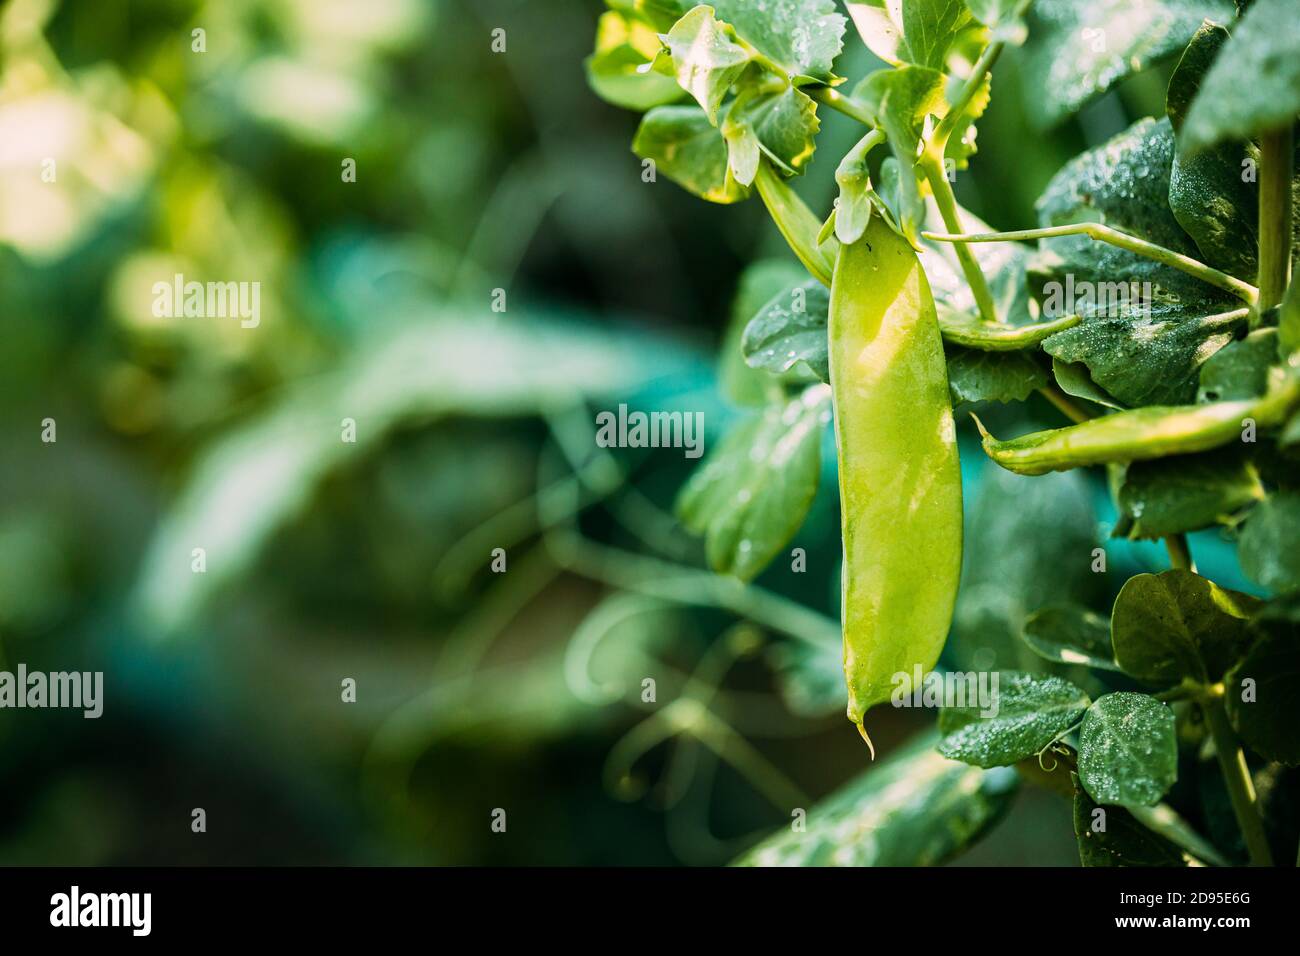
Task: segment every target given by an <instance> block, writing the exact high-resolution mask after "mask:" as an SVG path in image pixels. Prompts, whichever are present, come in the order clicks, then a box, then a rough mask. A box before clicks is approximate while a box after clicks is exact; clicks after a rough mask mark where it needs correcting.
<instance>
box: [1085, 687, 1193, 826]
mask: <svg viewBox="0 0 1300 956" xmlns="http://www.w3.org/2000/svg"><path fill="white" fill-rule="evenodd" d="M1177 779H1178V742H1177V739H1176V737H1175V734H1174V712H1173V711H1172V710H1170V709H1169V707H1168V706H1167V705H1165V704H1163V703H1161V702H1160V701H1158V700H1156V699H1155V698H1154V697H1152V696H1151V695H1149V694H1133V693H1127V692H1122V693H1117V694H1106V695H1105V696H1103V697H1099V698H1097V700H1096V701H1094V702H1093V705H1092V706H1091V707H1089V708H1088V713H1086V714H1085V715H1084V717H1083V726H1082V727H1081V728H1080V729H1079V780H1080V781H1081V782H1082V783H1083V787H1084V789H1085V790H1087V791H1088V795H1089V796H1091V797H1092V799H1093V800H1095V801H1096V802H1097V803H1118V804H1127V805H1131V806H1140V807H1150V806H1154V805H1155V804H1157V803H1159V802H1160V799H1161V798H1162V797H1163V796H1164V795H1165V793H1166V792H1167V791H1168V790H1169V788H1170V787H1172V786H1173V785H1174V781H1175V780H1177Z"/></svg>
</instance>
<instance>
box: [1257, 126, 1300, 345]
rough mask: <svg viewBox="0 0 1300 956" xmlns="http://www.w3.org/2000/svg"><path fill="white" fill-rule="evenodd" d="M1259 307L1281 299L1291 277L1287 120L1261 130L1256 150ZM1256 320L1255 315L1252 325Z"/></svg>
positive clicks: (1291, 138)
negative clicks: (1281, 123)
mask: <svg viewBox="0 0 1300 956" xmlns="http://www.w3.org/2000/svg"><path fill="white" fill-rule="evenodd" d="M1259 153H1260V155H1259V167H1260V183H1259V278H1258V280H1257V281H1258V282H1259V311H1260V312H1265V311H1267V310H1268V309H1271V308H1273V306H1275V305H1277V304H1278V303H1279V302H1281V301H1282V294H1283V293H1284V292H1286V287H1287V283H1289V282H1290V281H1291V218H1292V215H1293V213H1292V209H1291V179H1292V174H1293V167H1294V165H1295V160H1294V157H1295V134H1294V130H1293V128H1292V126H1291V124H1290V123H1287V124H1286V126H1285V127H1284V128H1283V129H1278V130H1274V131H1273V132H1271V133H1265V134H1264V136H1262V137H1261V138H1260V150H1259ZM1255 324H1258V316H1257V317H1256V319H1255V321H1254V322H1252V325H1255Z"/></svg>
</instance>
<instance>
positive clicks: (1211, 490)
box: [1119, 450, 1264, 538]
mask: <svg viewBox="0 0 1300 956" xmlns="http://www.w3.org/2000/svg"><path fill="white" fill-rule="evenodd" d="M1263 498H1264V486H1263V484H1262V483H1261V481H1260V479H1259V472H1258V471H1257V470H1256V469H1255V466H1254V465H1253V464H1252V463H1251V462H1250V459H1249V458H1248V457H1247V456H1246V455H1245V454H1240V453H1238V454H1234V453H1233V452H1232V451H1231V450H1228V451H1213V452H1203V453H1201V454H1199V455H1174V456H1171V457H1169V458H1156V459H1153V460H1151V461H1135V462H1133V463H1132V464H1131V465H1129V466H1128V469H1127V470H1126V472H1125V474H1124V483H1123V484H1122V485H1121V486H1120V490H1119V508H1120V511H1121V513H1123V514H1124V515H1125V516H1126V517H1128V518H1129V519H1130V523H1131V527H1130V530H1129V535H1128V536H1129V537H1130V538H1163V537H1165V536H1166V535H1171V534H1182V533H1183V532H1186V531H1199V530H1200V529H1202V528H1209V527H1212V526H1214V525H1216V524H1231V523H1232V521H1233V516H1234V515H1236V514H1237V513H1238V512H1239V511H1241V510H1242V509H1243V508H1245V507H1247V506H1249V505H1252V504H1254V503H1255V502H1257V501H1261V500H1263Z"/></svg>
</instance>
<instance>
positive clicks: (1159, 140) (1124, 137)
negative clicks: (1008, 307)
mask: <svg viewBox="0 0 1300 956" xmlns="http://www.w3.org/2000/svg"><path fill="white" fill-rule="evenodd" d="M1173 156H1174V139H1173V132H1172V130H1171V128H1170V125H1169V120H1168V119H1162V120H1159V121H1156V120H1152V119H1142V120H1138V122H1136V123H1134V124H1133V125H1132V126H1130V127H1129V128H1128V129H1127V130H1125V131H1124V132H1122V133H1120V134H1118V135H1116V136H1115V137H1113V138H1111V139H1110V140H1109V141H1108V142H1106V143H1104V144H1102V145H1101V146H1099V147H1097V148H1096V149H1091V150H1088V151H1087V152H1085V153H1082V154H1080V155H1079V156H1076V157H1075V158H1074V159H1072V160H1071V161H1070V162H1068V163H1067V164H1066V165H1065V166H1064V167H1062V169H1061V170H1060V171H1059V172H1058V173H1057V174H1056V175H1055V176H1053V177H1052V180H1051V182H1050V183H1048V185H1047V189H1046V190H1045V191H1044V192H1043V195H1042V196H1041V197H1040V198H1039V200H1038V218H1039V222H1040V224H1041V225H1044V226H1057V225H1064V224H1067V223H1077V222H1084V221H1093V222H1103V223H1105V224H1107V225H1109V226H1112V227H1113V228H1116V229H1119V230H1121V231H1123V232H1127V233H1130V234H1132V235H1135V236H1138V237H1140V238H1142V239H1146V240H1149V241H1150V242H1154V243H1156V244H1157V245H1161V246H1164V247H1165V248H1166V249H1172V250H1173V251H1174V252H1178V253H1182V254H1183V255H1187V256H1191V257H1192V258H1196V257H1197V256H1198V254H1199V251H1198V250H1197V248H1196V245H1195V243H1193V242H1192V241H1191V238H1190V237H1189V236H1188V235H1187V234H1186V232H1184V231H1183V228H1182V226H1180V225H1179V223H1178V220H1177V219H1176V218H1175V216H1174V214H1173V212H1172V211H1171V210H1170V208H1169V171H1170V167H1171V165H1172V163H1173ZM1041 249H1042V250H1043V252H1044V253H1046V254H1048V256H1047V257H1046V259H1045V262H1044V264H1043V266H1042V268H1044V269H1045V270H1046V271H1047V272H1048V273H1050V274H1052V275H1055V274H1058V273H1061V274H1064V273H1073V275H1074V282H1075V285H1076V286H1078V285H1079V283H1081V282H1083V281H1088V282H1092V283H1128V282H1151V283H1152V284H1153V286H1154V287H1155V288H1153V290H1152V292H1153V296H1154V299H1155V301H1154V302H1152V303H1150V306H1151V313H1152V315H1153V316H1154V317H1160V316H1162V315H1165V314H1174V315H1178V316H1185V315H1188V314H1205V313H1206V312H1208V311H1215V310H1212V309H1205V308H1203V306H1204V305H1206V304H1209V303H1222V302H1231V303H1233V304H1236V300H1234V299H1231V298H1230V297H1228V296H1227V294H1226V293H1223V292H1220V291H1219V290H1217V289H1214V288H1212V287H1210V286H1208V285H1206V284H1204V283H1203V282H1201V281H1199V280H1197V279H1194V278H1192V277H1191V276H1188V275H1186V274H1184V273H1182V272H1179V271H1178V270H1176V269H1173V268H1171V267H1169V266H1166V265H1163V264H1161V263H1159V262H1156V261H1154V260H1152V259H1148V258H1146V257H1144V256H1139V255H1137V254H1136V253H1132V252H1129V251H1127V250H1125V249H1119V248H1117V247H1115V246H1112V245H1109V244H1108V243H1104V242H1096V241H1094V240H1092V239H1089V238H1088V237H1087V236H1064V237H1058V238H1054V239H1046V240H1043V242H1042V243H1041ZM1052 260H1056V261H1052ZM1092 291H1094V293H1095V295H1094V298H1096V299H1101V298H1103V297H1104V294H1105V293H1106V292H1107V290H1106V289H1102V288H1100V287H1098V288H1095V289H1093V290H1092ZM1111 291H1119V290H1117V289H1114V290H1111ZM1088 292H1089V288H1088V287H1079V288H1077V289H1076V291H1075V294H1074V295H1073V296H1070V295H1067V296H1065V297H1064V298H1065V299H1066V300H1067V301H1066V302H1065V305H1066V307H1067V310H1068V311H1078V312H1080V313H1081V314H1084V315H1089V314H1096V313H1103V314H1104V313H1105V312H1106V308H1104V307H1103V303H1100V302H1096V303H1093V304H1091V305H1090V304H1089V303H1088V302H1087V301H1086V299H1087V294H1088ZM1068 300H1083V302H1082V305H1081V306H1080V307H1077V308H1075V309H1069V305H1070V301H1068ZM1121 304H1122V303H1121ZM1105 305H1106V306H1107V307H1109V306H1110V305H1111V303H1109V302H1107V303H1105ZM1198 310H1199V311H1198ZM1133 311H1134V309H1133V308H1132V307H1128V308H1122V309H1121V314H1132V312H1133ZM1219 311H1222V310H1219ZM1044 313H1045V314H1047V315H1048V316H1049V317H1051V316H1053V315H1054V314H1055V313H1053V312H1052V311H1051V310H1050V308H1049V307H1048V306H1046V305H1045V306H1044Z"/></svg>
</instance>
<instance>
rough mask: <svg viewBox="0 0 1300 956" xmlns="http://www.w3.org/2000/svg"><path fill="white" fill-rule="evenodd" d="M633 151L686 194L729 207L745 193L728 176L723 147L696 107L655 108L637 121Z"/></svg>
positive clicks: (700, 110)
mask: <svg viewBox="0 0 1300 956" xmlns="http://www.w3.org/2000/svg"><path fill="white" fill-rule="evenodd" d="M632 149H633V151H634V152H635V153H636V154H637V155H638V156H640V157H641V158H642V159H649V160H652V161H653V162H654V164H655V168H656V169H657V170H659V171H660V172H662V173H663V174H664V175H665V176H667V177H668V178H669V179H671V180H672V181H673V182H675V183H677V185H679V186H681V187H682V188H683V189H685V190H686V191H687V192H690V193H693V194H695V195H696V196H699V197H700V198H701V199H707V200H708V201H709V202H716V203H724V204H725V203H733V202H739V201H740V200H742V199H746V198H748V196H749V190H748V189H746V188H745V187H744V186H742V185H740V184H739V183H737V182H736V181H735V179H733V178H732V177H731V176H730V175H729V174H728V169H727V144H726V142H725V141H724V140H723V138H722V134H721V133H720V132H718V130H716V129H714V127H713V124H711V123H710V122H709V118H708V117H707V116H705V115H704V111H703V110H702V109H700V108H699V107H698V106H657V107H655V108H654V109H652V110H651V111H650V112H649V113H646V115H645V116H644V117H642V119H641V125H640V126H639V127H637V131H636V137H635V138H634V139H633V140H632Z"/></svg>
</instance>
